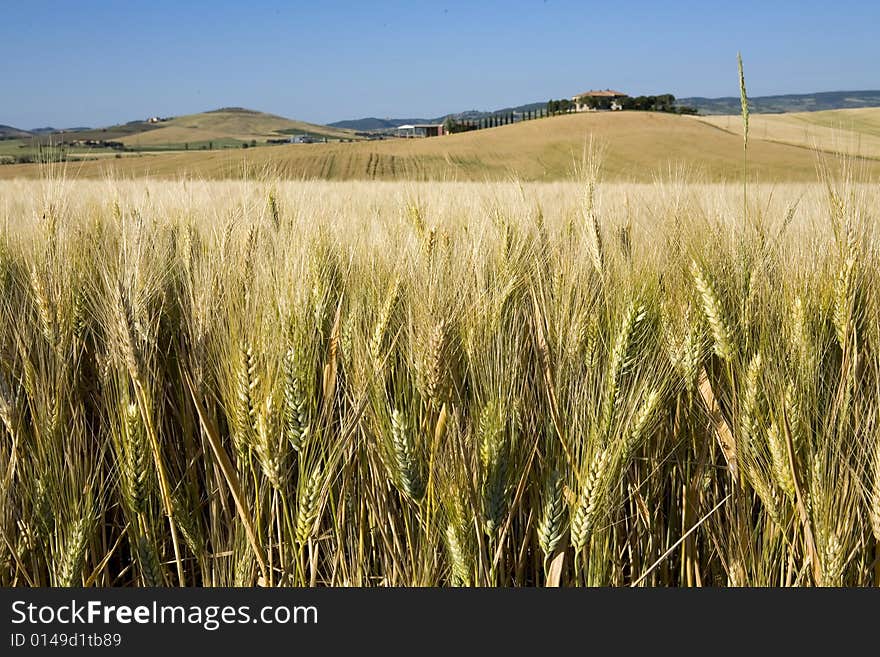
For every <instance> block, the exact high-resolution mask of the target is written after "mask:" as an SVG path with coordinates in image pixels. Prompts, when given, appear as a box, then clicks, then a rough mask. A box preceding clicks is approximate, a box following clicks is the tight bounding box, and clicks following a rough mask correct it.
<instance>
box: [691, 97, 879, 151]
mask: <svg viewBox="0 0 880 657" xmlns="http://www.w3.org/2000/svg"><path fill="white" fill-rule="evenodd" d="M700 120H701V121H704V122H705V123H708V124H710V125H713V126H715V127H718V128H721V129H722V130H725V131H728V132H731V133H733V134H737V135H742V119H741V118H740V117H739V116H705V117H700ZM749 135H750V137H751V138H752V139H760V140H764V141H771V142H776V143H781V144H791V145H794V146H803V147H807V148H816V149H819V150H822V151H826V152H829V153H845V154H847V155H853V156H858V157H867V158H880V107H865V108H859V109H845V110H828V111H824V112H796V113H791V114H753V115H752V116H751V117H749Z"/></svg>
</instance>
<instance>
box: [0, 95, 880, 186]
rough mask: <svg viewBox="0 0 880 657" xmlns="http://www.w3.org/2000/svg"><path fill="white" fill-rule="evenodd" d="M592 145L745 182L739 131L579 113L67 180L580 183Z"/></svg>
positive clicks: (660, 170) (772, 155) (97, 165)
mask: <svg viewBox="0 0 880 657" xmlns="http://www.w3.org/2000/svg"><path fill="white" fill-rule="evenodd" d="M590 139H593V140H594V141H597V142H599V143H601V144H603V145H604V148H605V157H604V166H603V171H604V175H605V177H606V178H607V179H611V180H622V181H641V182H650V181H652V180H654V179H656V177H658V176H663V175H667V174H668V173H669V171H670V170H685V171H687V172H689V173H690V174H698V177H699V179H701V180H706V181H734V180H738V179H740V177H741V175H742V137H740V136H738V135H737V134H735V131H733V130H730V131H728V130H726V129H724V128H723V127H718V126H716V125H712V124H710V123H708V122H707V121H706V120H705V119H704V118H700V117H690V116H678V115H672V114H656V113H649V112H599V113H583V114H570V115H564V116H557V117H553V118H547V119H539V120H535V121H526V122H522V123H516V124H512V125H507V126H503V127H498V128H491V129H487V130H480V131H475V132H468V133H460V134H455V135H449V136H445V137H439V138H431V139H413V140H404V139H390V140H383V141H364V142H357V143H327V144H290V145H284V146H277V147H274V148H259V149H247V150H243V149H233V150H227V151H202V152H189V153H183V152H175V153H164V154H158V153H157V154H141V155H134V156H128V157H122V158H118V159H117V158H109V159H105V160H103V161H97V160H96V161H86V162H78V163H70V164H68V165H67V175H68V176H69V177H74V176H84V177H100V176H105V175H118V176H125V177H138V176H155V177H165V178H179V177H181V176H194V177H201V178H215V179H216V178H239V177H242V176H243V175H248V176H259V175H262V174H263V173H266V174H271V175H278V176H281V177H285V178H294V179H311V178H320V179H330V180H351V179H361V180H363V179H377V180H477V181H480V180H500V179H510V178H516V179H520V180H526V181H542V180H543V181H552V180H561V179H565V178H568V177H570V175H571V173H572V170H573V167H574V165H575V163H577V162H578V161H579V160H580V159H581V157H582V155H583V152H584V149H585V147H586V144H587V143H588V142H589V140H590ZM749 162H750V175H751V176H753V177H756V178H758V179H760V180H762V181H803V180H812V179H815V176H816V164H817V155H816V153H814V152H813V151H811V150H809V149H807V148H803V147H802V146H801V145H790V144H785V143H776V142H774V141H770V140H763V139H760V138H755V139H754V140H753V141H752V143H751V146H750V150H749ZM834 162H835V158H834V157H832V158H831V163H832V165H833V164H834ZM862 164H863V165H864V166H863V167H862V172H861V173H862V174H863V175H865V176H868V177H871V178H872V179H876V178H877V177H878V176H880V161H878V160H872V159H866V160H863V161H862ZM39 173H40V170H39V168H38V167H37V166H35V165H7V166H3V167H0V177H3V178H11V177H17V176H35V175H39Z"/></svg>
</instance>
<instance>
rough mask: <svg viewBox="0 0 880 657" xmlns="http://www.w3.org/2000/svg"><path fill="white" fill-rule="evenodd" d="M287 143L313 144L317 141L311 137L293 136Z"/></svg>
mask: <svg viewBox="0 0 880 657" xmlns="http://www.w3.org/2000/svg"><path fill="white" fill-rule="evenodd" d="M289 141H290V143H291V144H314V143H315V142H316V141H317V139H315V138H314V137H312V136H311V135H294V136H293V137H291V138H290V140H289Z"/></svg>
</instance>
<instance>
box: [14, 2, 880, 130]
mask: <svg viewBox="0 0 880 657" xmlns="http://www.w3.org/2000/svg"><path fill="white" fill-rule="evenodd" d="M878 27H880V2H878V0H858V1H857V0H838V1H836V2H828V1H827V0H825V1H823V2H813V1H812V0H802V1H801V2H795V1H792V0H765V1H763V2H753V1H752V0H739V1H727V2H723V3H722V2H718V1H717V0H701V1H700V2H678V1H671V2H664V1H661V0H651V1H647V0H645V1H642V0H640V1H636V2H626V1H623V2H621V1H615V0H605V1H603V2H592V1H589V2H587V1H580V2H577V1H568V0H546V2H545V1H544V0H537V1H532V0H528V1H514V0H509V1H491V0H487V1H483V2H474V1H471V2H458V1H453V0H440V1H439V2H430V3H428V2H416V1H412V2H371V1H370V0H364V1H348V2H342V1H339V2H333V1H325V2H320V3H319V2H263V1H261V0H250V1H244V0H241V1H236V2H227V1H225V0H217V1H215V2H203V3H196V2H182V1H181V2H170V1H165V0H146V1H142V2H128V1H122V0H120V1H118V2H97V1H89V0H81V1H79V2H73V1H57V2H41V1H38V0H33V1H25V0H3V2H2V3H0V62H2V64H0V123H3V124H9V125H13V126H16V127H20V128H35V127H41V126H46V125H52V126H54V127H73V126H79V125H88V126H97V125H108V124H112V123H117V122H124V121H129V120H133V119H138V118H143V117H146V116H151V115H155V114H158V115H163V116H164V115H179V114H186V113H191V112H199V111H203V110H207V109H214V108H217V107H221V106H228V105H238V106H245V107H250V108H253V109H259V110H264V111H268V112H274V113H277V114H282V115H284V116H288V117H291V118H298V119H303V120H307V121H314V122H320V123H325V122H331V121H336V120H340V119H345V118H360V117H364V116H378V117H388V116H393V117H433V116H439V115H442V114H445V113H447V112H454V111H461V110H466V109H496V108H500V107H505V106H510V105H517V104H521V103H526V102H535V101H539V100H546V99H548V98H551V97H556V98H558V97H564V96H571V95H572V94H574V93H577V92H580V91H584V90H586V89H590V88H596V87H602V88H604V87H613V88H616V89H620V90H622V91H626V92H629V93H645V94H649V93H661V92H670V93H674V94H675V95H677V96H679V97H683V96H691V95H700V96H722V95H736V94H737V93H738V91H737V77H736V52H737V50H741V51H742V52H743V57H744V59H745V64H746V78H747V84H748V87H749V93H750V95H766V94H774V93H798V92H811V91H834V90H843V89H876V88H878V87H880V67H878V64H880V45H878V43H880V41H878Z"/></svg>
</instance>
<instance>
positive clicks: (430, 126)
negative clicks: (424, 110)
mask: <svg viewBox="0 0 880 657" xmlns="http://www.w3.org/2000/svg"><path fill="white" fill-rule="evenodd" d="M444 134H445V131H444V130H443V124H442V123H417V124H415V125H409V124H407V125H400V126H397V136H398V137H405V138H410V139H411V138H414V137H441V136H442V135H444Z"/></svg>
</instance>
